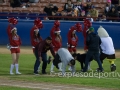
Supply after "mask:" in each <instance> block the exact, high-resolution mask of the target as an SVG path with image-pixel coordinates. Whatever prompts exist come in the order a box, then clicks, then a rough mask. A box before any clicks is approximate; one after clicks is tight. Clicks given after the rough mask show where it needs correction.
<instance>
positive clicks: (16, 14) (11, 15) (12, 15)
mask: <svg viewBox="0 0 120 90" xmlns="http://www.w3.org/2000/svg"><path fill="white" fill-rule="evenodd" d="M18 15H19V13H9V16H8V18H11V17H14V18H16V19H18Z"/></svg>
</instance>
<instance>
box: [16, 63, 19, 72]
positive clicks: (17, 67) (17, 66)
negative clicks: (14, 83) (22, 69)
mask: <svg viewBox="0 0 120 90" xmlns="http://www.w3.org/2000/svg"><path fill="white" fill-rule="evenodd" d="M15 68H16V73H18V72H19V71H18V69H19V65H18V64H15Z"/></svg>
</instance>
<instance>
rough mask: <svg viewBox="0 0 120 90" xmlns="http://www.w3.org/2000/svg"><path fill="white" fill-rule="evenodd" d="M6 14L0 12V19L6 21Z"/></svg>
mask: <svg viewBox="0 0 120 90" xmlns="http://www.w3.org/2000/svg"><path fill="white" fill-rule="evenodd" d="M8 15H9V13H8V12H0V19H8Z"/></svg>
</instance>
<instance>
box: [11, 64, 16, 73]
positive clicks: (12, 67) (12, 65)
mask: <svg viewBox="0 0 120 90" xmlns="http://www.w3.org/2000/svg"><path fill="white" fill-rule="evenodd" d="M14 66H15V65H14V64H11V67H10V73H13V69H14Z"/></svg>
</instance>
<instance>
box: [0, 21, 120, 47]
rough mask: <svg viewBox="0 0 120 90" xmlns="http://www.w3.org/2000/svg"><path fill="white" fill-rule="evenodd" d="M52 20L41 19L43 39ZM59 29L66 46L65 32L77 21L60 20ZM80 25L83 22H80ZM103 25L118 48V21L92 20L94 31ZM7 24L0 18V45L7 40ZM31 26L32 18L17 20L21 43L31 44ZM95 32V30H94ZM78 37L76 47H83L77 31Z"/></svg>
mask: <svg viewBox="0 0 120 90" xmlns="http://www.w3.org/2000/svg"><path fill="white" fill-rule="evenodd" d="M53 22H54V21H43V25H44V27H43V29H41V30H40V34H41V36H42V37H43V39H45V38H46V37H47V36H49V35H50V30H51V28H52V26H53ZM60 22H61V25H60V29H61V36H62V39H63V40H62V43H63V46H65V47H66V46H67V33H68V30H69V28H70V27H71V26H72V25H74V24H75V23H76V22H77V21H60ZM80 23H81V24H82V25H83V23H82V22H80ZM100 25H101V26H103V27H104V28H105V29H106V30H107V31H108V33H109V35H110V36H111V37H112V39H113V43H114V46H115V49H120V23H113V22H108V23H106V22H93V27H94V28H95V31H97V29H98V28H99V26H100ZM7 26H8V21H7V20H0V45H6V44H7V43H8V42H9V41H8V36H7V33H6V29H7ZM32 26H33V21H32V20H19V21H18V24H17V26H16V27H17V28H18V35H19V36H20V37H21V39H22V45H23V46H24V45H31V44H30V30H31V28H32ZM96 33H97V32H96ZM77 35H78V37H79V43H78V47H80V48H82V47H83V35H82V33H77Z"/></svg>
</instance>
